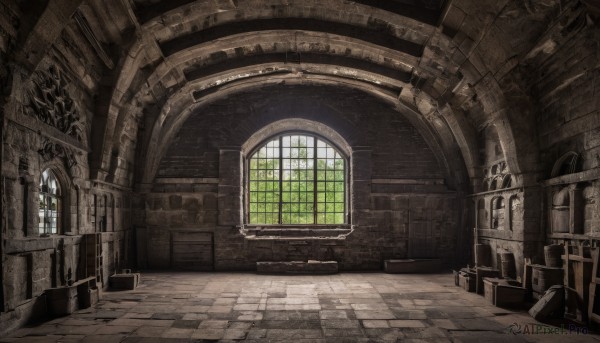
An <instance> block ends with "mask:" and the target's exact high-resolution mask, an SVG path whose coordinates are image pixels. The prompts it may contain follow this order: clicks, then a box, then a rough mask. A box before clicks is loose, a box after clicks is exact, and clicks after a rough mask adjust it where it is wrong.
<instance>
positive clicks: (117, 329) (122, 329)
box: [94, 325, 139, 335]
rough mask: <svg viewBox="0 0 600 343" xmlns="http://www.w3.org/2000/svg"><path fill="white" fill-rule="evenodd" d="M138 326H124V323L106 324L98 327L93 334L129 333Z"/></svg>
mask: <svg viewBox="0 0 600 343" xmlns="http://www.w3.org/2000/svg"><path fill="white" fill-rule="evenodd" d="M138 328H139V326H125V325H112V326H111V325H107V326H103V327H100V328H98V329H97V330H96V331H95V332H94V334H95V335H117V334H130V333H132V332H133V331H135V330H137V329H138Z"/></svg>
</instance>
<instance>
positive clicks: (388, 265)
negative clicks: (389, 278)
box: [384, 259, 442, 274]
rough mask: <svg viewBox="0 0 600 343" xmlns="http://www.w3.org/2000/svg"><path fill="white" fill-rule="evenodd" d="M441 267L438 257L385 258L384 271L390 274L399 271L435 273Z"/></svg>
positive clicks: (398, 272)
mask: <svg viewBox="0 0 600 343" xmlns="http://www.w3.org/2000/svg"><path fill="white" fill-rule="evenodd" d="M441 268H442V261H441V260H438V259H403V260H385V261H384V271H385V272H386V273H391V274H400V273H436V272H439V271H440V269H441Z"/></svg>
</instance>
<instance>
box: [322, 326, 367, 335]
mask: <svg viewBox="0 0 600 343" xmlns="http://www.w3.org/2000/svg"><path fill="white" fill-rule="evenodd" d="M323 334H324V335H325V336H326V337H362V336H363V332H362V330H361V329H359V328H345V329H334V328H323Z"/></svg>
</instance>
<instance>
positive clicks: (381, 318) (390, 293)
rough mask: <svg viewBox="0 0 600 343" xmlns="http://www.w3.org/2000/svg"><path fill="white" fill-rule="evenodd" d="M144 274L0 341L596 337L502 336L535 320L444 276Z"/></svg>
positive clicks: (534, 339)
mask: <svg viewBox="0 0 600 343" xmlns="http://www.w3.org/2000/svg"><path fill="white" fill-rule="evenodd" d="M147 274H148V276H147V277H145V278H144V283H143V284H142V285H141V286H140V287H139V288H138V289H136V290H134V291H128V292H107V293H104V294H103V298H102V299H101V300H100V303H99V304H98V306H97V307H92V308H88V309H85V310H82V311H77V312H76V313H74V314H73V315H70V316H66V317H61V318H56V319H52V320H49V321H47V322H45V323H42V324H38V325H36V326H31V327H27V328H23V329H19V330H17V331H15V332H13V333H12V334H10V335H9V336H8V337H2V338H0V342H6V343H8V342H26V343H31V342H33V343H35V342H57V341H60V340H62V341H64V342H65V343H66V342H76V341H81V342H82V343H90V342H106V341H109V342H110V341H115V342H122V343H184V342H185V343H190V342H195V341H198V342H201V341H202V340H206V341H211V340H212V341H218V340H221V342H223V343H225V342H236V341H240V340H245V341H246V342H286V343H289V342H293V343H301V342H310V343H315V342H335V343H341V342H394V341H396V340H398V341H402V342H449V341H456V342H476V343H482V342H510V343H518V342H524V341H530V342H544V343H545V342H550V343H554V342H556V343H564V342H565V341H568V342H576V343H579V342H590V341H591V342H599V343H600V340H599V338H600V336H598V335H588V336H585V337H578V336H569V337H563V336H562V335H561V336H560V337H555V336H549V335H544V337H541V335H537V336H536V335H528V336H526V335H516V336H515V335H508V334H507V332H506V328H507V327H508V325H510V324H512V323H514V322H518V323H524V324H529V323H531V324H536V323H537V322H536V321H535V320H533V318H531V317H530V316H529V315H528V314H527V313H526V312H525V311H514V310H507V309H501V308H497V307H494V306H492V305H490V304H489V303H488V302H486V301H485V299H484V298H483V297H481V296H480V295H477V294H474V293H468V292H465V291H464V290H462V289H460V288H458V287H454V285H453V283H452V282H453V280H452V276H451V275H449V274H434V275H410V274H404V275H394V274H377V273H368V274H360V273H352V274H336V275H322V276H321V275H310V276H288V275H271V276H264V275H256V274H251V273H245V274H244V273H215V274H207V273H147ZM245 309H248V310H245ZM210 310H212V311H210ZM387 326H389V327H387ZM58 333H61V334H62V335H58Z"/></svg>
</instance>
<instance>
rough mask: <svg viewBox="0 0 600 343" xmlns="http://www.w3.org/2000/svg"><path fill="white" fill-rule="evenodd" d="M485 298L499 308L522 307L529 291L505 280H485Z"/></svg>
mask: <svg viewBox="0 0 600 343" xmlns="http://www.w3.org/2000/svg"><path fill="white" fill-rule="evenodd" d="M483 283H484V288H485V292H484V297H485V299H486V300H487V301H489V302H490V303H492V304H493V305H495V306H498V307H520V306H522V305H523V302H524V301H525V295H526V294H527V289H526V288H524V287H519V286H515V285H511V284H509V283H508V281H506V280H504V279H497V278H484V280H483Z"/></svg>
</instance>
